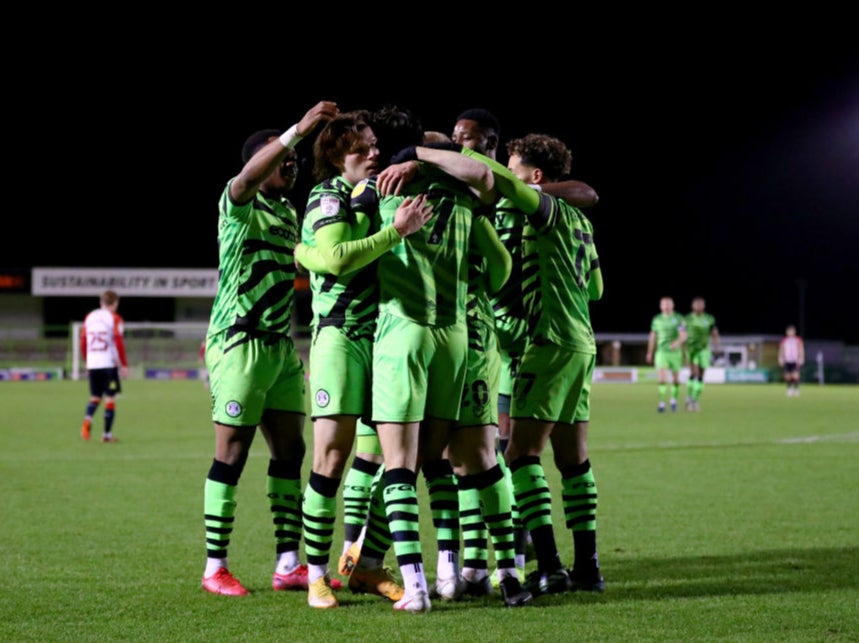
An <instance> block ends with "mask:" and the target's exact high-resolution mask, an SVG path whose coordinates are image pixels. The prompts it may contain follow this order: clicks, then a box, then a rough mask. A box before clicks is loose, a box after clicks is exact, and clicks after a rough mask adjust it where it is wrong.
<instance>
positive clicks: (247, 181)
mask: <svg viewBox="0 0 859 643" xmlns="http://www.w3.org/2000/svg"><path fill="white" fill-rule="evenodd" d="M336 114H337V103H332V102H331V101H327V100H323V101H319V102H318V103H316V105H314V106H313V107H311V108H310V109H309V110H308V111H307V113H305V114H304V116H303V117H302V118H301V120H300V121H298V122H297V123H296V124H295V125H293V126H292V127H290V128H289V129H288V130H286V131H285V132H284V133H283V134H281V135H280V137H279V138H276V139H274V140H272V141H270V142H269V143H267V144H266V145H264V146H263V147H261V148H260V149H259V150H258V151H257V153H256V154H254V155H253V156H252V157H251V158H250V160H248V162H247V163H245V165H244V167H243V168H242V170H241V172H239V174H238V176H236V177H235V179H233V180H232V182H231V183H230V198H231V199H232V200H233V202H234V203H247V202H248V201H250V200H251V199H253V198H254V196H256V193H257V192H259V188H260V185H262V183H263V181H265V180H266V179H267V178H268V177H269V176H271V173H272V172H274V171H275V170H277V169H278V168H279V167H280V165H281V164H282V163H283V159H284V158H286V154H287V150H289V149H292V148H293V147H295V146H296V145H297V144H298V142H299V141H300V140H301V139H302V138H304V137H305V136H307V135H308V134H310V133H311V132H312V131H313V130H314V129H316V126H317V125H318V124H319V123H321V122H323V121H328V120H331V119H332V118H333V117H334V116H335V115H336Z"/></svg>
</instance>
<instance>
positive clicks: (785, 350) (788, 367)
mask: <svg viewBox="0 0 859 643" xmlns="http://www.w3.org/2000/svg"><path fill="white" fill-rule="evenodd" d="M803 364H805V344H804V342H803V341H802V338H801V337H800V336H799V335H797V334H796V326H794V325H793V324H791V325H790V326H788V327H787V328H786V329H785V336H784V337H782V339H781V342H780V343H779V345H778V365H779V366H781V367H782V368H783V369H784V381H785V384H786V385H787V395H788V397H798V396H799V371H800V370H801V369H802V365H803Z"/></svg>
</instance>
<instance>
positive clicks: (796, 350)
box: [779, 335, 803, 364]
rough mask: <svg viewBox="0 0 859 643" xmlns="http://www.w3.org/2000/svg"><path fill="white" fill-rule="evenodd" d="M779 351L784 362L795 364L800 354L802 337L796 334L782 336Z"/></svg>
mask: <svg viewBox="0 0 859 643" xmlns="http://www.w3.org/2000/svg"><path fill="white" fill-rule="evenodd" d="M779 348H780V352H781V356H782V360H784V362H785V363H786V364H796V363H797V362H799V361H800V357H801V355H802V349H803V346H802V339H801V338H800V337H799V336H798V335H793V336H787V337H783V338H782V340H781V346H780V347H779Z"/></svg>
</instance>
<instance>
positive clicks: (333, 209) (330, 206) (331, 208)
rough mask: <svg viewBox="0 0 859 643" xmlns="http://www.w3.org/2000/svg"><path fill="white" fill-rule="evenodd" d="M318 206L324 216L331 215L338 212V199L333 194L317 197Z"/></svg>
mask: <svg viewBox="0 0 859 643" xmlns="http://www.w3.org/2000/svg"><path fill="white" fill-rule="evenodd" d="M319 208H320V210H322V214H324V215H325V216H326V217H333V216H334V215H335V214H337V213H338V212H340V199H338V198H336V197H333V196H323V197H322V198H321V199H319Z"/></svg>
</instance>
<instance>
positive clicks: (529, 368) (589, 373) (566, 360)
mask: <svg viewBox="0 0 859 643" xmlns="http://www.w3.org/2000/svg"><path fill="white" fill-rule="evenodd" d="M595 365H596V355H594V354H591V353H580V352H577V351H572V350H569V349H567V348H561V347H560V346H557V345H555V344H550V343H545V342H544V343H540V344H535V343H532V344H530V345H529V346H528V348H527V349H526V350H525V355H524V356H523V357H522V365H521V367H520V368H519V373H518V374H517V376H516V383H515V386H514V390H513V399H512V403H511V408H510V417H511V418H533V419H535V420H540V421H543V422H563V423H565V424H572V423H574V422H588V421H589V420H590V412H591V409H590V397H591V382H592V381H593V375H594V366H595Z"/></svg>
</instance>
